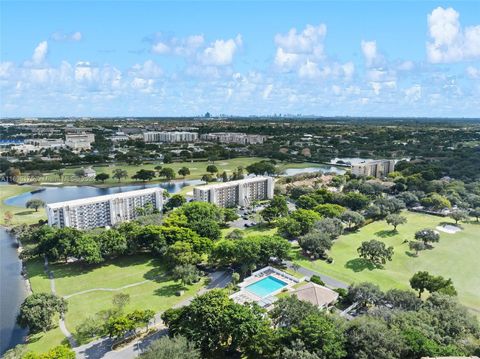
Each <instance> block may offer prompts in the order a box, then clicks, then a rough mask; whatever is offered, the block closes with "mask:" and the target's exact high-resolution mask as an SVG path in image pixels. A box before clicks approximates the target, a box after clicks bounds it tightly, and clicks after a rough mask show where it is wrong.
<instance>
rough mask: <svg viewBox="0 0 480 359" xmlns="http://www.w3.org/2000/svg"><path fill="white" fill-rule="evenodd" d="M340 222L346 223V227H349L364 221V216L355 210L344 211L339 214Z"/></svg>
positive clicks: (357, 225)
mask: <svg viewBox="0 0 480 359" xmlns="http://www.w3.org/2000/svg"><path fill="white" fill-rule="evenodd" d="M340 219H341V220H342V222H344V223H346V224H347V227H348V228H349V229H351V228H352V227H359V226H361V225H362V224H363V223H364V222H365V217H363V216H362V215H361V214H360V213H358V212H355V211H349V210H347V211H345V212H343V213H342V214H341V215H340Z"/></svg>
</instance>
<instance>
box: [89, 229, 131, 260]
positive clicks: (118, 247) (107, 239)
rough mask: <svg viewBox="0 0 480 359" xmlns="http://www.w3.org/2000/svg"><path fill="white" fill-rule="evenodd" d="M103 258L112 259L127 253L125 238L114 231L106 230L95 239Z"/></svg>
mask: <svg viewBox="0 0 480 359" xmlns="http://www.w3.org/2000/svg"><path fill="white" fill-rule="evenodd" d="M95 239H96V241H97V243H98V244H99V246H100V253H101V254H102V257H103V258H107V257H110V258H113V257H118V256H119V255H122V254H124V253H125V252H126V251H127V238H125V236H124V235H123V234H121V233H120V232H119V231H117V230H116V229H107V230H105V231H102V232H101V233H100V234H99V235H97V236H96V237H95Z"/></svg>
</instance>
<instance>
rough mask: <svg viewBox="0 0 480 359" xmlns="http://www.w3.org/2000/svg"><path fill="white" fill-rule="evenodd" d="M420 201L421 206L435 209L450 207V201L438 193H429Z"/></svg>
mask: <svg viewBox="0 0 480 359" xmlns="http://www.w3.org/2000/svg"><path fill="white" fill-rule="evenodd" d="M420 203H421V204H422V206H425V207H427V208H430V209H433V210H437V211H439V210H442V209H445V208H450V207H452V204H451V203H450V201H449V200H448V199H447V198H445V197H444V196H442V195H439V194H438V193H431V194H429V195H428V196H427V197H424V198H422V199H421V201H420Z"/></svg>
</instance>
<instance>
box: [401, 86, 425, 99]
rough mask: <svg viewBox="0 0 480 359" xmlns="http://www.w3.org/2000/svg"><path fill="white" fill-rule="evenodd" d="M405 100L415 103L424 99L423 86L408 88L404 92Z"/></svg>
mask: <svg viewBox="0 0 480 359" xmlns="http://www.w3.org/2000/svg"><path fill="white" fill-rule="evenodd" d="M404 93H405V99H406V100H407V101H410V102H415V101H418V100H420V98H421V97H422V86H420V85H419V84H416V85H413V86H411V87H408V88H406V89H405V90H404Z"/></svg>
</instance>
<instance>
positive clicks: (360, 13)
mask: <svg viewBox="0 0 480 359" xmlns="http://www.w3.org/2000/svg"><path fill="white" fill-rule="evenodd" d="M0 89H1V93H0V116H1V117H50V116H90V117H93V116H102V117H103V116H196V115H201V114H204V113H205V112H207V111H208V112H210V113H212V114H215V115H219V114H228V115H274V114H295V115H296V114H303V115H316V116H387V117H411V116H414V117H416V116H418V117H480V1H449V2H442V1H398V2H393V1H392V2H390V1H371V2H366V1H306V2H303V1H295V2H289V1H264V2H260V1H231V0H230V1H227V0H225V1H216V2H208V1H194V2H187V1H177V2H166V1H115V2H114V1H91V0H85V1H81V2H74V1H51V2H45V1H39V0H37V1H31V2H28V1H13V0H0Z"/></svg>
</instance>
